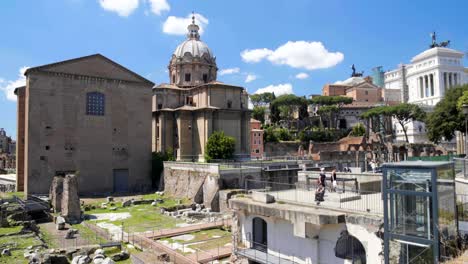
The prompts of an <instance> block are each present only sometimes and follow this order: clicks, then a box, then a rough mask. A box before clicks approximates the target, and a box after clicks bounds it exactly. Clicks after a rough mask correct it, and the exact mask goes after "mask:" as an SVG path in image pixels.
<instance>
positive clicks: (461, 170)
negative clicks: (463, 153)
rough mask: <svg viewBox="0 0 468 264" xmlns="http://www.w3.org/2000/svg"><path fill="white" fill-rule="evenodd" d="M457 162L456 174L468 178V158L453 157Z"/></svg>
mask: <svg viewBox="0 0 468 264" xmlns="http://www.w3.org/2000/svg"><path fill="white" fill-rule="evenodd" d="M453 161H454V163H455V175H456V176H458V177H464V178H465V179H466V178H468V159H466V158H453Z"/></svg>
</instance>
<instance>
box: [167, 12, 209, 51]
mask: <svg viewBox="0 0 468 264" xmlns="http://www.w3.org/2000/svg"><path fill="white" fill-rule="evenodd" d="M187 29H188V34H187V39H186V40H185V41H184V42H182V43H181V44H180V45H179V46H177V48H176V50H175V51H174V55H175V56H176V57H177V58H181V57H183V56H184V55H185V53H187V52H188V53H190V54H191V55H192V56H193V57H202V56H203V55H204V54H206V55H207V56H209V58H213V57H214V56H213V53H212V52H211V50H210V48H208V45H206V43H205V42H203V41H201V40H200V34H199V33H198V31H199V30H200V27H199V26H198V25H197V24H195V16H193V17H192V24H190V25H189V26H188V27H187Z"/></svg>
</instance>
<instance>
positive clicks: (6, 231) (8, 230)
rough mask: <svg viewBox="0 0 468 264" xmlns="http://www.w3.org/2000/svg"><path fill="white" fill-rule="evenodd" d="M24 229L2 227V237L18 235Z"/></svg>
mask: <svg viewBox="0 0 468 264" xmlns="http://www.w3.org/2000/svg"><path fill="white" fill-rule="evenodd" d="M22 228H23V226H12V227H2V228H0V235H5V234H13V233H18V232H19V231H21V229H22Z"/></svg>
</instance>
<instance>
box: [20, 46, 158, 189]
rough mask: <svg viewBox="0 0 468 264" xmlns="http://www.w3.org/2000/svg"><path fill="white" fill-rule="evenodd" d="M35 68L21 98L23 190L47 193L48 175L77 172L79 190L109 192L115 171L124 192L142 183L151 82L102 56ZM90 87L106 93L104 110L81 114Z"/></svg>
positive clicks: (146, 182)
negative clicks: (124, 176)
mask: <svg viewBox="0 0 468 264" xmlns="http://www.w3.org/2000/svg"><path fill="white" fill-rule="evenodd" d="M34 69H35V68H32V69H30V72H28V73H27V86H26V96H25V120H24V122H25V136H24V138H25V143H24V144H25V150H24V153H25V162H24V164H25V165H24V171H25V176H24V177H25V192H26V193H28V194H34V193H36V194H38V193H39V194H41V193H46V192H47V191H48V189H49V187H50V184H51V182H52V177H51V175H56V173H57V172H76V171H79V173H80V176H79V179H78V181H79V183H80V186H81V188H80V191H81V192H82V193H91V194H93V193H104V192H113V191H114V190H115V188H114V187H115V182H114V179H115V178H116V177H117V175H116V173H118V172H119V171H120V170H126V171H127V172H128V176H127V177H126V180H125V179H124V180H122V181H120V183H122V184H124V185H125V183H127V186H125V188H128V191H141V190H144V189H145V188H149V187H150V186H151V87H152V86H153V84H152V83H150V82H149V81H145V80H141V79H140V78H138V77H135V75H134V74H132V73H129V71H128V70H126V69H124V68H123V67H120V66H119V67H117V66H116V64H115V63H112V62H109V60H107V59H106V58H103V57H102V56H101V55H94V56H90V57H84V58H79V59H76V60H74V61H73V62H62V63H60V64H58V65H53V66H48V68H47V69H40V70H34ZM89 92H99V93H101V94H103V95H104V96H105V100H104V102H105V103H104V115H89V114H88V113H87V109H86V102H87V94H88V93H89ZM21 138H22V137H21V136H19V137H18V139H19V140H18V142H19V143H21ZM19 149H21V146H20V147H19ZM20 161H21V160H19V162H20ZM116 170H119V171H116ZM118 176H122V175H118ZM119 189H122V188H120V187H119Z"/></svg>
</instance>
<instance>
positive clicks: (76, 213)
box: [49, 174, 81, 223]
mask: <svg viewBox="0 0 468 264" xmlns="http://www.w3.org/2000/svg"><path fill="white" fill-rule="evenodd" d="M78 192H79V187H78V179H77V176H76V175H73V174H69V175H66V176H60V175H59V176H55V177H54V178H53V180H52V184H51V186H50V191H49V199H50V201H51V203H52V208H53V209H54V212H55V213H60V215H61V216H63V217H64V218H65V219H66V220H67V221H68V222H69V223H76V222H79V221H80V219H81V207H80V198H79V196H78Z"/></svg>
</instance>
